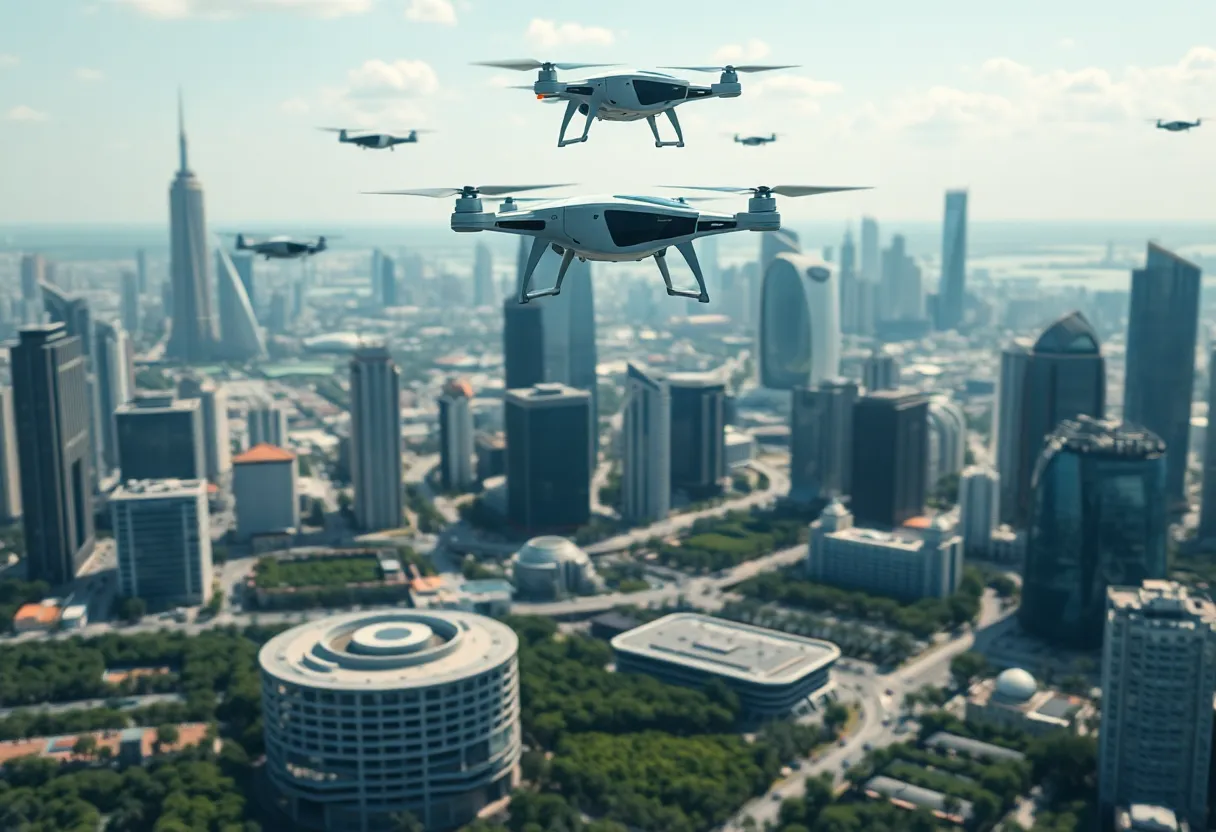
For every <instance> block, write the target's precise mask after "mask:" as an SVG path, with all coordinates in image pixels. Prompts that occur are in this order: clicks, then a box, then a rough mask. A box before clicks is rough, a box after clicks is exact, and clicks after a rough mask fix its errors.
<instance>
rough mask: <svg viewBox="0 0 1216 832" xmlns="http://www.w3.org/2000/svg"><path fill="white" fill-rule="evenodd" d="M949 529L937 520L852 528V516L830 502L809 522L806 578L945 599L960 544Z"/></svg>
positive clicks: (959, 562) (956, 575)
mask: <svg viewBox="0 0 1216 832" xmlns="http://www.w3.org/2000/svg"><path fill="white" fill-rule="evenodd" d="M955 525H956V523H955V521H954V520H953V519H952V518H949V517H945V516H939V517H935V518H933V519H932V520H931V521H927V522H926V523H925V524H924V526H925V527H924V528H919V529H912V528H907V529H900V530H897V531H895V532H881V531H877V530H874V529H859V528H854V526H853V515H852V514H851V513H850V512H849V510H848V509H846V508H845V507H844V506H843V505H841V504H840V502H839V501H837V500H833V501H832V502H831V503H830V504H829V505H828V506H827V508H825V509H824V510H823V513H822V514H820V516H819V519H818V520H816V521H815V522H814V523H812V524H811V530H810V538H809V540H808V543H807V560H806V574H807V577H808V578H809V579H811V580H812V581H816V582H819V583H824V584H828V585H830V586H835V587H840V588H842V589H851V590H858V591H861V592H868V593H871V594H873V595H884V596H887V597H890V598H900V599H904V600H909V601H915V600H919V599H921V598H945V597H946V596H948V595H950V594H952V593H953V592H955V591H956V590H957V589H958V587H959V584H960V583H961V582H962V579H963V542H962V538H961V537H960V536H959V535H958V534H957V533H956V531H955Z"/></svg>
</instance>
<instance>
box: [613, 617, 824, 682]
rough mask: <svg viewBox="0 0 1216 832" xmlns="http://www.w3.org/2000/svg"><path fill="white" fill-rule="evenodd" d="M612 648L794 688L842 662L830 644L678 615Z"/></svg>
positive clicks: (623, 637) (640, 630) (621, 638)
mask: <svg viewBox="0 0 1216 832" xmlns="http://www.w3.org/2000/svg"><path fill="white" fill-rule="evenodd" d="M612 649H613V650H616V651H619V652H622V653H628V654H631V655H634V656H638V657H641V658H647V659H653V660H657V661H663V662H670V663H671V664H678V665H683V666H685V667H688V668H692V669H696V670H700V671H703V672H706V673H712V674H714V675H716V676H722V677H729V678H732V679H737V680H739V681H742V682H750V683H752V684H759V685H788V684H791V683H793V682H796V681H798V680H799V679H801V678H803V677H804V676H807V675H809V674H811V673H814V672H815V671H817V670H820V669H822V668H824V667H826V666H827V665H829V664H831V663H832V662H834V661H836V660H837V659H839V658H840V648H839V647H837V646H836V645H835V644H832V643H831V642H830V641H821V640H820V639H815V638H806V637H805V636H796V635H790V634H789V633H781V632H777V631H776V630H767V629H765V628H763V627H755V626H753V625H751V624H741V623H739V622H736V621H727V620H725V619H721V618H712V617H710V616H707V615H699V614H697V613H672V614H671V615H665V616H663V617H662V618H659V619H657V620H655V621H651V622H650V623H649V624H643V625H642V626H641V627H635V628H634V629H632V630H630V631H629V632H627V633H621V634H620V635H618V636H616V637H615V638H613V639H612Z"/></svg>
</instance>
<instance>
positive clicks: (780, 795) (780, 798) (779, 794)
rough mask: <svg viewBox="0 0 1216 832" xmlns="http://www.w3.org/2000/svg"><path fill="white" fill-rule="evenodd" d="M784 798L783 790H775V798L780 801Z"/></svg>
mask: <svg viewBox="0 0 1216 832" xmlns="http://www.w3.org/2000/svg"><path fill="white" fill-rule="evenodd" d="M784 799H785V798H784V797H783V796H782V794H781V792H773V800H776V801H780V800H784Z"/></svg>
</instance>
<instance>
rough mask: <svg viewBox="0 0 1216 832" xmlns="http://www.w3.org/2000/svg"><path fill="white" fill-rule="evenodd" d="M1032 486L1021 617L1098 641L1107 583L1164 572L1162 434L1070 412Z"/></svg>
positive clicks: (1028, 624) (1069, 639) (1069, 638)
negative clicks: (1070, 418) (1072, 417)
mask: <svg viewBox="0 0 1216 832" xmlns="http://www.w3.org/2000/svg"><path fill="white" fill-rule="evenodd" d="M1032 487H1033V492H1034V500H1033V508H1032V511H1031V522H1030V528H1029V533H1028V536H1027V541H1026V563H1025V569H1024V570H1023V574H1022V576H1023V585H1022V607H1021V609H1020V610H1019V612H1018V617H1019V620H1020V622H1021V624H1022V627H1023V629H1025V630H1026V631H1027V632H1029V633H1031V634H1032V635H1036V636H1039V637H1040V638H1043V639H1045V640H1047V641H1051V642H1054V643H1057V644H1061V645H1064V646H1069V647H1075V648H1081V649H1089V648H1093V647H1096V646H1098V645H1099V644H1101V642H1102V629H1103V624H1104V622H1105V616H1106V590H1107V588H1108V587H1110V586H1121V585H1122V586H1137V585H1139V584H1140V583H1141V582H1142V581H1144V580H1146V579H1150V578H1164V577H1165V576H1166V569H1167V563H1166V535H1167V530H1168V525H1167V520H1166V496H1165V443H1164V442H1163V441H1161V439H1160V438H1158V437H1157V436H1156V434H1153V433H1151V432H1150V431H1147V430H1144V429H1143V428H1137V427H1133V426H1130V425H1120V424H1118V423H1116V422H1107V421H1099V420H1097V419H1091V418H1088V417H1085V416H1082V417H1080V418H1079V419H1077V421H1066V422H1063V423H1061V424H1060V426H1059V427H1058V428H1057V429H1056V430H1055V431H1054V432H1053V433H1052V435H1051V436H1050V437H1049V438H1048V441H1047V447H1046V449H1045V450H1044V451H1043V455H1042V456H1041V457H1039V462H1038V465H1037V466H1036V467H1035V471H1034V480H1033V486H1032Z"/></svg>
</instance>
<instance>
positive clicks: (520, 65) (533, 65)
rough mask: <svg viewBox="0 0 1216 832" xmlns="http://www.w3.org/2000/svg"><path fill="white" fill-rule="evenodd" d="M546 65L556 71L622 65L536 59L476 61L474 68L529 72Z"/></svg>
mask: <svg viewBox="0 0 1216 832" xmlns="http://www.w3.org/2000/svg"><path fill="white" fill-rule="evenodd" d="M546 63H547V64H548V65H549V66H552V67H553V68H554V69H561V70H567V69H590V68H592V67H600V66H620V64H561V63H554V62H552V61H548V62H546V61H538V60H536V59H534V58H519V59H516V60H507V61H475V62H474V63H473V66H490V67H494V68H495V69H514V70H518V71H519V72H527V71H529V70H532V69H541V68H543V67H544V66H545V65H546Z"/></svg>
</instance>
